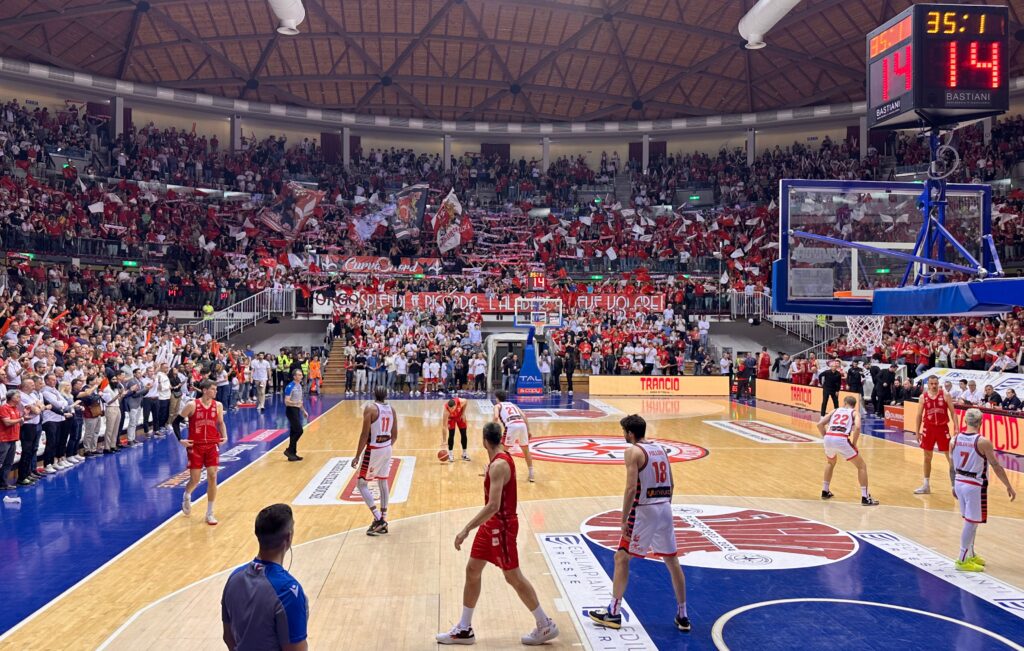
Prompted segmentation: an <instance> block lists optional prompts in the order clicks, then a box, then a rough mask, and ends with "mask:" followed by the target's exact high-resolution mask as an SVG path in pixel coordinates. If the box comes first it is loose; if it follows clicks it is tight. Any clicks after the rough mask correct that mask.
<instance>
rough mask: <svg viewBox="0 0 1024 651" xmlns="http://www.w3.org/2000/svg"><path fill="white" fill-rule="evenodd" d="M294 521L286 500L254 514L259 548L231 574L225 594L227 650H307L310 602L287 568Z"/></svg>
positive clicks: (222, 609)
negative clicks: (284, 502)
mask: <svg viewBox="0 0 1024 651" xmlns="http://www.w3.org/2000/svg"><path fill="white" fill-rule="evenodd" d="M294 533H295V520H294V519H293V517H292V510H291V507H289V506H288V505H287V504H272V505H271V506H268V507H267V508H265V509H263V510H262V511H260V512H259V515H257V516H256V539H257V540H258V541H259V544H260V551H259V553H258V554H256V558H255V559H253V561H252V562H251V563H248V564H246V565H243V566H242V567H239V568H238V569H236V570H235V571H234V572H232V573H231V576H230V577H228V581H227V583H226V584H225V585H224V593H223V595H222V596H221V601H220V608H221V621H222V622H223V624H224V644H226V645H227V647H228V649H231V651H235V650H236V649H282V651H306V649H308V648H309V647H308V644H307V642H306V624H307V621H308V620H309V602H308V601H307V600H306V594H305V592H303V590H302V586H301V585H300V584H299V582H298V581H297V580H296V579H295V577H293V576H292V575H291V574H289V573H288V570H286V569H284V567H283V563H284V557H285V554H286V553H287V552H288V551H289V550H290V549H291V547H292V538H293V536H294Z"/></svg>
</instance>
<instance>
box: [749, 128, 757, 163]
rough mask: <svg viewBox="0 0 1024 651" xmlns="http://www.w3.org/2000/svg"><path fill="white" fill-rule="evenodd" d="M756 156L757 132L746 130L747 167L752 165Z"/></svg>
mask: <svg viewBox="0 0 1024 651" xmlns="http://www.w3.org/2000/svg"><path fill="white" fill-rule="evenodd" d="M756 156H757V132H756V131H754V130H753V129H747V165H753V164H754V158H755V157H756Z"/></svg>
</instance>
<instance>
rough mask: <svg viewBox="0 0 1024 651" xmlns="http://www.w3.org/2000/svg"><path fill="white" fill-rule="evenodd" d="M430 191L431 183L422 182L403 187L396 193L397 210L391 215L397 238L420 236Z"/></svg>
mask: <svg viewBox="0 0 1024 651" xmlns="http://www.w3.org/2000/svg"><path fill="white" fill-rule="evenodd" d="M429 191H430V186H429V185H426V184H420V185H413V186H410V187H407V188H402V189H401V190H400V191H399V192H397V193H396V194H395V204H396V205H395V212H394V214H393V215H391V228H392V230H394V231H395V239H398V240H404V239H408V238H410V237H413V236H415V237H419V229H420V226H421V225H422V224H423V211H424V210H426V208H427V193H428V192H429Z"/></svg>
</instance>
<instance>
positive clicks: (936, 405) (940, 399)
mask: <svg viewBox="0 0 1024 651" xmlns="http://www.w3.org/2000/svg"><path fill="white" fill-rule="evenodd" d="M921 409H923V410H924V414H923V415H922V417H921V422H922V423H924V425H925V427H928V428H931V429H949V407H948V406H947V405H946V394H945V393H943V392H942V389H939V392H938V393H937V394H936V395H935V397H934V398H933V397H932V396H931V394H930V392H928V391H925V392H924V393H922V394H921Z"/></svg>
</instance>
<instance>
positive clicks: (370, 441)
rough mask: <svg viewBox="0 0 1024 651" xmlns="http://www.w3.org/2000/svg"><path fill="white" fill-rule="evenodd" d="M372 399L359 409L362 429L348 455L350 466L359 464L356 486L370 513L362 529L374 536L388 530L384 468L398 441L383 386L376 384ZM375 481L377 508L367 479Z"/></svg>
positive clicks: (396, 420)
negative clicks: (378, 497)
mask: <svg viewBox="0 0 1024 651" xmlns="http://www.w3.org/2000/svg"><path fill="white" fill-rule="evenodd" d="M373 398H374V402H371V403H370V404H368V405H366V407H365V408H363V431H362V433H361V434H360V435H359V447H358V448H356V454H355V456H354V457H352V467H353V468H355V467H356V464H359V478H358V479H357V480H356V486H357V487H358V488H359V494H360V495H362V496H363V501H364V502H366V506H367V507H369V509H370V513H372V514H373V524H371V525H370V528H369V529H367V530H366V535H367V536H378V535H380V534H385V533H387V532H388V496H389V490H388V470H389V469H390V467H391V449H392V446H393V445H394V444H395V441H397V440H398V416H397V415H396V414H395V410H394V408H393V407H392V406H391V405H389V404H387V399H388V389H387V387H383V386H378V387H377V388H375V389H374V390H373ZM373 480H377V488H378V489H379V490H380V508H379V509H378V508H377V502H376V500H375V499H374V497H373V493H372V492H370V484H369V482H371V481H373Z"/></svg>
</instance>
